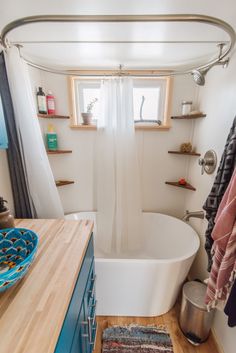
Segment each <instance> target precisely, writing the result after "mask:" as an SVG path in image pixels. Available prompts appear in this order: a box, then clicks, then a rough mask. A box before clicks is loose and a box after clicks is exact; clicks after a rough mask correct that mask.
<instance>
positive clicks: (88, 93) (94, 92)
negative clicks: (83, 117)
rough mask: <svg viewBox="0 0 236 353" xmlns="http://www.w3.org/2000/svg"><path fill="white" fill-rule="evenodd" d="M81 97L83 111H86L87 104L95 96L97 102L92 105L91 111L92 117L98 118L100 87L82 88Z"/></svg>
mask: <svg viewBox="0 0 236 353" xmlns="http://www.w3.org/2000/svg"><path fill="white" fill-rule="evenodd" d="M83 97H84V107H83V109H84V112H86V111H87V106H88V104H89V103H91V102H92V101H93V100H94V99H96V98H97V102H96V103H95V104H94V106H93V109H92V113H93V119H98V117H99V113H100V89H99V88H84V89H83Z"/></svg>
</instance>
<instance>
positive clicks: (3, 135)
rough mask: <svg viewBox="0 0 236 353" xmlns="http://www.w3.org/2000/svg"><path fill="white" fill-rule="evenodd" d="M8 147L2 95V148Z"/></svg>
mask: <svg viewBox="0 0 236 353" xmlns="http://www.w3.org/2000/svg"><path fill="white" fill-rule="evenodd" d="M7 147H8V139H7V131H6V125H5V120H4V114H3V107H2V100H1V96H0V149H6V148H7Z"/></svg>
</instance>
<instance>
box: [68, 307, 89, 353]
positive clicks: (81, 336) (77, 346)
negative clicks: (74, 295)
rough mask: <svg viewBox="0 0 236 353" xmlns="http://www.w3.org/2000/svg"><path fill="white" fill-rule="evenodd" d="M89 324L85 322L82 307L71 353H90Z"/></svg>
mask: <svg viewBox="0 0 236 353" xmlns="http://www.w3.org/2000/svg"><path fill="white" fill-rule="evenodd" d="M86 326H87V322H86V321H85V315H84V306H83V305H82V307H81V311H80V314H79V317H78V323H77V326H76V330H75V334H74V338H73V342H72V346H71V350H70V353H88V351H87V340H88V334H87V329H86Z"/></svg>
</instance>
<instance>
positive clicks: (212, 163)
mask: <svg viewBox="0 0 236 353" xmlns="http://www.w3.org/2000/svg"><path fill="white" fill-rule="evenodd" d="M198 164H199V165H200V166H201V167H202V168H201V174H204V172H206V173H207V174H212V173H213V172H214V170H215V169H216V165H217V156H216V153H215V151H213V150H209V151H207V152H206V153H205V155H204V157H203V158H199V160H198Z"/></svg>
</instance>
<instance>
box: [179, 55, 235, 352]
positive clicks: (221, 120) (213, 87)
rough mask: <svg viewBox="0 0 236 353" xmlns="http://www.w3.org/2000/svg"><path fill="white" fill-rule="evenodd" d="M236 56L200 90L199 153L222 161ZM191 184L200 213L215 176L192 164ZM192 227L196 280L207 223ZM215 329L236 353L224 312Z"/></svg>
mask: <svg viewBox="0 0 236 353" xmlns="http://www.w3.org/2000/svg"><path fill="white" fill-rule="evenodd" d="M235 92H236V56H235V55H234V56H233V57H232V59H231V62H230V65H229V67H228V68H227V69H225V70H224V69H222V68H220V67H215V68H213V69H211V71H210V72H209V73H208V74H207V76H206V85H205V86H204V87H202V88H201V89H200V92H199V102H200V106H201V108H202V110H203V111H204V112H206V114H207V117H206V118H205V119H199V120H198V121H196V122H195V129H194V142H195V143H196V144H197V145H198V148H199V151H200V152H201V153H202V154H204V153H205V152H206V151H207V150H208V149H214V150H215V151H216V153H217V156H218V160H220V158H221V155H222V152H223V149H224V145H225V142H226V138H227V136H228V133H229V130H230V127H231V125H232V122H233V119H234V116H235V115H236V99H235V97H236V95H235ZM189 173H190V174H191V178H192V181H193V183H194V185H195V186H196V188H197V192H196V193H192V194H188V195H187V198H186V208H187V209H189V210H192V211H193V210H200V209H201V208H202V205H203V203H204V202H205V200H206V198H207V196H208V194H209V192H210V189H211V187H212V184H213V181H214V178H215V174H216V173H214V174H213V175H207V174H204V175H201V172H200V167H199V166H198V165H197V164H194V163H191V164H190V171H189ZM191 224H192V225H193V226H194V227H195V229H196V230H197V231H198V233H199V234H200V238H201V249H200V251H199V254H198V257H197V259H196V261H195V263H194V266H193V268H192V273H191V276H192V277H193V278H196V277H198V278H200V279H204V278H206V277H208V272H207V271H206V266H207V257H206V253H205V250H204V242H205V236H204V234H205V229H206V226H207V222H206V221H201V220H198V219H194V220H191ZM214 329H215V332H216V336H217V339H218V341H219V342H220V343H221V345H222V347H223V349H224V352H225V353H235V344H236V338H235V337H236V328H229V327H228V326H227V324H226V317H225V315H224V314H223V313H219V312H218V313H217V315H216V318H215V321H214Z"/></svg>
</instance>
